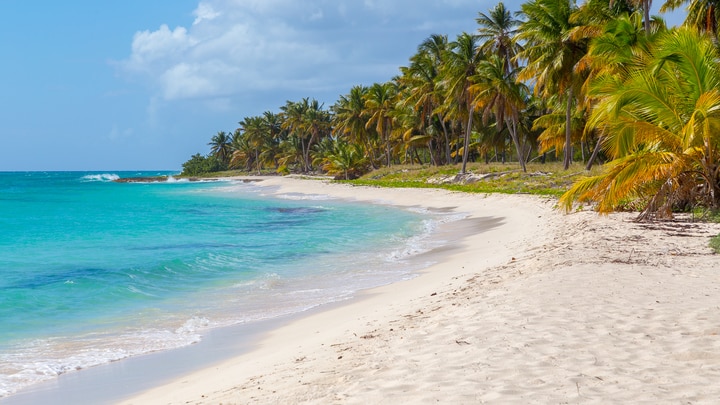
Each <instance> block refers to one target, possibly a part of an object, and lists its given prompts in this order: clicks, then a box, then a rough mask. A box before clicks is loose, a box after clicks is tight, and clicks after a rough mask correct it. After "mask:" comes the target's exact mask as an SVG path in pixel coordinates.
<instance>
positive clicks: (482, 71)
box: [470, 55, 527, 172]
mask: <svg viewBox="0 0 720 405" xmlns="http://www.w3.org/2000/svg"><path fill="white" fill-rule="evenodd" d="M506 70H507V59H505V58H503V57H501V56H500V55H492V56H491V57H490V58H488V59H487V60H483V61H481V62H480V63H479V64H478V69H477V75H476V76H475V77H474V81H475V82H476V83H475V84H474V85H473V86H471V89H470V91H471V93H473V94H474V95H475V96H474V97H475V98H474V102H475V105H476V107H477V108H478V109H479V110H482V111H483V118H484V120H485V121H486V122H487V117H489V116H490V115H491V114H492V115H493V116H494V117H495V123H496V127H497V130H498V131H501V130H502V129H503V126H504V125H505V126H507V128H508V131H509V133H510V138H511V139H512V141H513V144H514V145H515V150H516V152H517V156H518V161H519V162H520V168H521V169H522V171H523V172H526V171H527V168H526V167H525V147H524V144H523V145H521V142H520V138H519V126H520V111H521V110H522V108H523V106H524V104H525V98H526V97H525V95H526V94H527V87H526V86H525V85H524V84H522V83H518V81H517V80H516V78H517V69H512V70H510V71H509V72H507V71H506Z"/></svg>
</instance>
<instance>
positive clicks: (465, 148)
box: [460, 107, 475, 174]
mask: <svg viewBox="0 0 720 405" xmlns="http://www.w3.org/2000/svg"><path fill="white" fill-rule="evenodd" d="M474 112H475V107H470V109H469V110H468V123H467V128H465V141H464V142H463V145H464V146H463V159H462V169H461V170H460V174H465V169H466V168H467V161H468V156H469V155H470V132H472V124H473V113H474Z"/></svg>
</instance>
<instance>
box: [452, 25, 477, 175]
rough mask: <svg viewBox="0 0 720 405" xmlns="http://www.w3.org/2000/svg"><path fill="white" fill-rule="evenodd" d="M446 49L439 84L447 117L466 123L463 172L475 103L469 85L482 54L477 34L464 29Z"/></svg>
mask: <svg viewBox="0 0 720 405" xmlns="http://www.w3.org/2000/svg"><path fill="white" fill-rule="evenodd" d="M449 48H450V50H449V52H446V54H445V63H444V64H443V69H442V76H443V80H442V84H443V87H444V89H445V92H446V95H445V103H444V105H443V110H444V111H446V112H447V114H448V115H449V116H452V117H453V118H455V119H457V120H461V121H465V122H466V124H465V137H464V139H463V155H462V156H463V157H462V168H461V169H460V173H461V174H465V173H466V168H467V161H468V156H469V152H470V134H471V133H472V128H473V119H474V115H475V103H474V102H473V94H472V92H471V91H470V88H471V86H472V85H473V82H472V77H473V76H475V74H476V73H477V66H478V64H479V63H480V61H481V60H483V54H482V52H480V50H479V48H478V39H477V37H476V36H475V35H472V34H468V33H466V32H464V33H462V34H460V35H458V37H457V39H456V40H455V41H453V42H451V43H450V45H449Z"/></svg>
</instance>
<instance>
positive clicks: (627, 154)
mask: <svg viewBox="0 0 720 405" xmlns="http://www.w3.org/2000/svg"><path fill="white" fill-rule="evenodd" d="M649 6H650V3H649V1H648V0H587V1H586V2H585V3H583V4H581V5H577V4H576V3H575V2H574V1H572V0H531V1H528V2H526V3H524V4H522V5H521V7H520V10H518V11H517V12H512V11H510V10H508V9H507V8H506V7H505V5H504V4H503V3H498V4H497V5H496V6H495V7H493V8H491V9H490V10H488V12H487V13H483V12H480V13H478V16H477V18H476V21H477V24H478V26H477V27H478V28H477V30H476V31H475V32H473V33H467V32H463V33H461V34H459V35H457V36H456V37H455V38H454V39H452V40H451V39H450V38H448V36H447V35H437V34H435V35H431V36H429V37H428V38H427V39H426V40H424V41H423V42H422V43H421V44H420V45H419V46H418V48H417V51H416V53H415V54H414V55H413V56H412V57H410V59H409V61H408V63H407V65H406V66H402V67H400V68H399V74H398V75H396V76H395V77H393V78H392V79H391V80H389V81H387V82H385V83H374V84H372V85H370V86H363V85H358V86H354V87H352V88H351V89H350V90H349V92H348V93H347V94H345V95H341V96H340V97H339V99H338V100H337V101H336V102H335V103H334V104H333V105H332V106H330V107H329V108H325V107H324V105H322V104H321V103H319V102H318V101H317V100H315V99H310V98H304V99H302V100H300V101H287V102H286V103H285V105H284V106H282V107H280V109H279V110H280V111H278V112H270V111H267V112H265V113H263V114H262V115H260V116H254V117H245V118H244V119H243V120H242V121H240V122H239V127H238V128H237V129H236V130H235V131H234V132H232V133H227V132H223V131H221V132H218V133H217V134H216V135H214V136H213V137H212V139H211V141H210V143H209V145H210V147H211V152H210V154H209V155H207V156H202V155H200V154H197V155H194V156H193V157H192V158H191V159H190V160H189V161H188V162H186V163H185V164H183V168H184V174H189V175H193V174H198V173H199V172H203V171H205V172H207V171H215V170H225V169H243V170H247V171H251V172H257V173H261V172H267V171H269V170H271V171H275V172H278V173H291V172H298V173H310V172H316V171H322V172H325V173H328V174H331V175H335V176H338V177H339V178H344V179H351V178H355V177H358V176H360V175H362V174H364V173H366V172H368V171H371V170H373V169H377V168H379V167H382V166H392V165H396V164H414V163H419V164H430V165H437V166H441V165H451V164H460V174H465V173H466V170H467V163H468V162H469V161H477V160H484V161H485V162H490V161H502V162H516V164H517V165H518V166H519V169H521V170H523V171H526V170H527V169H526V164H527V162H529V161H531V160H534V159H538V160H541V161H543V162H544V161H545V159H562V162H563V167H564V169H565V170H567V169H568V168H570V166H571V165H572V164H573V163H574V162H583V163H584V164H585V167H586V168H587V169H588V170H589V169H590V168H591V166H592V165H593V164H594V163H596V162H600V163H603V171H602V173H601V174H599V175H595V176H590V177H586V178H583V179H581V180H580V181H578V182H577V183H576V184H575V185H574V186H573V187H572V188H571V189H570V190H568V192H567V193H565V195H564V196H563V197H562V198H561V200H560V202H561V204H562V205H563V206H564V207H565V208H566V209H571V208H572V206H573V204H574V203H575V202H578V201H579V202H592V203H595V204H596V205H597V207H598V209H599V210H600V211H602V212H607V211H612V210H615V209H618V208H619V207H623V206H627V204H628V202H631V201H632V202H638V206H641V207H642V208H643V215H645V216H666V215H669V214H670V212H671V211H673V210H677V209H689V208H693V207H696V206H704V207H710V208H713V209H718V208H720V164H719V159H720V158H719V156H720V66H719V65H718V63H719V61H720V53H719V50H718V46H719V42H718V36H717V30H718V27H717V20H718V17H719V16H720V11H718V7H717V5H716V4H715V2H711V1H708V0H667V1H666V2H665V3H664V4H663V5H662V7H661V9H660V10H661V11H662V12H664V11H667V10H673V9H677V8H679V7H684V6H687V17H686V20H685V22H684V24H683V25H682V26H681V27H673V28H668V27H667V26H666V24H665V22H664V21H663V20H662V19H661V18H659V17H656V16H650V14H649Z"/></svg>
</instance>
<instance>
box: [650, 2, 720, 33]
mask: <svg viewBox="0 0 720 405" xmlns="http://www.w3.org/2000/svg"><path fill="white" fill-rule="evenodd" d="M685 4H687V17H686V18H685V23H684V25H687V26H690V27H693V28H695V29H697V30H698V31H700V32H707V33H708V34H710V35H712V36H713V37H715V38H716V39H717V34H718V20H720V1H719V0H666V1H665V3H664V4H663V5H662V6H661V7H660V12H661V13H664V12H666V11H672V10H675V9H678V8H680V7H681V6H683V5H685Z"/></svg>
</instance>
